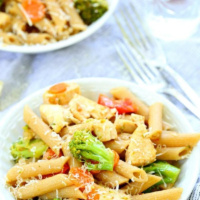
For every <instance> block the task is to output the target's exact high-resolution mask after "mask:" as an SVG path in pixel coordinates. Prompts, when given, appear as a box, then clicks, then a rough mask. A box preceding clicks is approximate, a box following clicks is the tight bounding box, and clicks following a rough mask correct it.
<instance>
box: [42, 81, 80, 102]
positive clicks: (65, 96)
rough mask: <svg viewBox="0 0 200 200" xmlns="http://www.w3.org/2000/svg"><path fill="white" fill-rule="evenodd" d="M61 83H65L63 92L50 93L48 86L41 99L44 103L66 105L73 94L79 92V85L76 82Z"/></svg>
mask: <svg viewBox="0 0 200 200" xmlns="http://www.w3.org/2000/svg"><path fill="white" fill-rule="evenodd" d="M63 83H64V84H65V85H66V90H64V91H63V92H59V93H52V92H51V91H50V90H51V88H50V89H49V90H47V91H46V92H45V93H44V94H43V101H44V103H45V104H48V103H49V104H59V105H66V104H68V103H69V102H70V101H71V99H72V98H73V97H74V95H75V94H80V86H79V85H78V84H77V83H66V82H63Z"/></svg>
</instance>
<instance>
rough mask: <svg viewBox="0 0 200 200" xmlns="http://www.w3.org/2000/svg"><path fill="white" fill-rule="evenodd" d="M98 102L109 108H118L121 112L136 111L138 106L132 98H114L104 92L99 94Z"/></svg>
mask: <svg viewBox="0 0 200 200" xmlns="http://www.w3.org/2000/svg"><path fill="white" fill-rule="evenodd" d="M98 104H101V105H103V106H106V107H109V108H116V109H117V111H118V113H119V114H126V113H135V112H136V111H137V107H136V106H135V105H134V104H133V102H132V101H131V100H130V99H123V100H114V99H111V98H109V97H107V96H105V95H103V94H100V95H99V99H98Z"/></svg>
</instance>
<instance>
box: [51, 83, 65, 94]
mask: <svg viewBox="0 0 200 200" xmlns="http://www.w3.org/2000/svg"><path fill="white" fill-rule="evenodd" d="M66 89H67V85H66V84H65V83H58V84H56V85H53V86H52V87H51V88H50V89H49V92H50V93H52V94H58V93H62V92H65V91H66Z"/></svg>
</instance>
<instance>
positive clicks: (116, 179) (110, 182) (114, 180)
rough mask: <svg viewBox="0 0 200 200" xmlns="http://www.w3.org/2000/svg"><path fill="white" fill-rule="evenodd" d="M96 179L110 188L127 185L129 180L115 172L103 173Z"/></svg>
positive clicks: (97, 175) (96, 176)
mask: <svg viewBox="0 0 200 200" xmlns="http://www.w3.org/2000/svg"><path fill="white" fill-rule="evenodd" d="M95 178H96V179H97V180H99V181H100V182H101V183H102V184H103V185H105V186H107V187H110V188H115V187H118V186H119V185H122V184H124V183H127V182H128V180H129V179H128V178H125V177H124V176H121V175H119V174H117V173H116V172H114V171H102V172H100V173H99V174H96V175H95Z"/></svg>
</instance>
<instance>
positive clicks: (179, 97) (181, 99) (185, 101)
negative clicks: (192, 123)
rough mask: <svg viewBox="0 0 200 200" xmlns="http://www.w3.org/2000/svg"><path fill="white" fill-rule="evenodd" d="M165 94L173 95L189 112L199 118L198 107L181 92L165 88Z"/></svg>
mask: <svg viewBox="0 0 200 200" xmlns="http://www.w3.org/2000/svg"><path fill="white" fill-rule="evenodd" d="M163 92H164V93H165V94H169V95H171V96H173V97H175V98H176V99H177V100H178V101H179V102H180V103H182V104H183V105H184V106H185V107H186V108H187V109H188V110H189V111H190V112H191V113H193V114H194V115H195V116H196V117H197V118H199V119H200V109H199V108H197V107H196V106H194V105H193V104H192V103H191V102H190V101H189V100H188V99H187V98H185V97H184V96H183V95H182V94H181V93H179V92H178V91H177V90H176V89H174V88H167V89H165V91H163Z"/></svg>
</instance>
